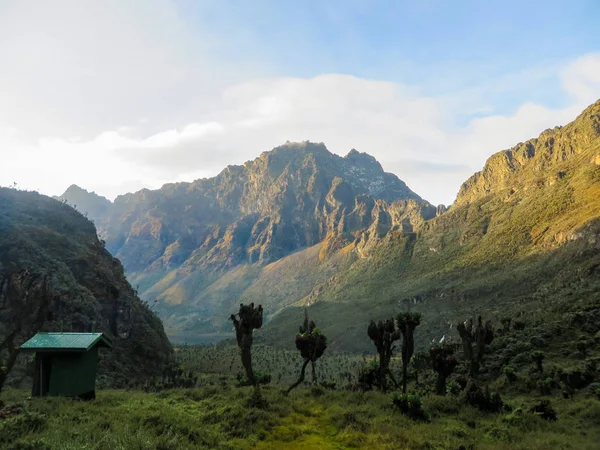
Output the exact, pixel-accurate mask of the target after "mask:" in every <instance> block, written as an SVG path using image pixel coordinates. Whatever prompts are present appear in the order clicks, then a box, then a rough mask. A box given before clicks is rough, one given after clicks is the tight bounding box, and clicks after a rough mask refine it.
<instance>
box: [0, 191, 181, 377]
mask: <svg viewBox="0 0 600 450" xmlns="http://www.w3.org/2000/svg"><path fill="white" fill-rule="evenodd" d="M0 270H2V271H3V272H6V271H9V272H13V273H14V272H20V271H22V270H28V271H29V272H32V273H44V274H48V275H49V276H50V280H51V286H52V288H53V290H54V292H56V293H57V295H58V298H59V301H57V302H56V303H55V304H53V306H52V308H53V310H52V315H53V317H54V319H53V320H52V321H51V322H49V323H46V325H45V328H46V329H47V330H54V331H82V332H84V331H91V330H92V329H95V330H97V331H102V332H105V333H107V334H108V335H109V336H111V337H112V338H113V339H114V342H115V344H114V348H113V349H112V350H110V351H108V352H106V353H105V358H104V359H103V361H102V363H101V368H100V373H101V374H103V376H105V377H108V381H110V383H112V384H115V385H126V384H128V383H129V382H130V381H132V380H134V379H136V378H144V377H146V376H148V375H150V374H156V373H158V372H159V370H161V368H162V365H163V364H164V363H165V362H166V361H167V360H168V359H169V358H170V356H171V352H172V349H171V346H170V344H169V342H168V340H167V338H166V335H165V333H164V329H163V326H162V324H161V322H160V320H159V319H158V318H157V317H156V315H155V314H154V313H153V312H152V311H150V310H149V308H148V307H147V306H145V305H144V304H143V303H142V302H141V301H140V300H139V298H138V297H137V295H136V293H135V292H134V290H133V289H132V287H131V286H130V285H129V283H128V282H127V280H126V279H125V275H124V271H123V267H122V266H121V264H120V262H119V261H118V260H117V259H115V258H113V257H112V256H111V255H110V253H109V252H108V251H107V250H105V249H104V248H103V246H102V244H101V242H100V241H99V240H98V237H97V235H96V229H95V228H94V225H93V224H92V223H91V222H90V221H89V220H87V219H86V218H85V217H83V216H82V215H81V214H80V213H78V212H76V211H75V210H74V209H72V208H70V207H69V206H67V205H65V204H63V203H61V202H59V201H56V200H53V199H51V198H49V197H45V196H42V195H39V194H37V193H33V192H24V191H16V190H12V189H6V188H0ZM1 325H2V324H0V326H1Z"/></svg>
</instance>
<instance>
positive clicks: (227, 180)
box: [65, 142, 438, 334]
mask: <svg viewBox="0 0 600 450" xmlns="http://www.w3.org/2000/svg"><path fill="white" fill-rule="evenodd" d="M65 196H66V194H65ZM88 203H89V202H86V201H80V204H82V205H84V204H88ZM437 213H438V208H436V207H434V206H432V205H430V204H429V203H428V202H426V201H424V200H423V199H421V198H420V197H419V196H418V195H417V194H415V193H414V192H412V191H411V190H410V189H409V188H408V187H407V186H406V184H405V183H404V182H402V181H401V180H400V179H398V177H396V176H395V175H392V174H390V173H386V172H384V170H383V168H382V167H381V165H380V164H379V163H378V162H377V161H376V160H375V158H373V157H372V156H369V155H367V154H366V153H359V152H358V151H356V150H352V151H350V152H349V153H348V154H347V155H346V156H345V157H340V156H338V155H335V154H333V153H331V152H329V151H328V150H327V148H326V147H325V146H324V145H323V144H316V143H311V142H302V143H289V142H288V143H286V144H285V145H282V146H279V147H277V148H274V149H273V150H271V151H268V152H264V153H262V154H261V155H260V156H259V157H258V158H256V159H254V160H253V161H248V162H246V163H245V164H244V165H242V166H229V167H227V168H226V169H225V170H223V171H222V172H221V173H220V174H219V175H217V176H216V177H214V178H210V179H201V180H197V181H194V182H192V183H176V184H167V185H165V186H163V187H162V188H161V189H158V190H154V191H151V190H147V189H144V190H142V191H139V192H136V193H132V194H126V195H122V196H119V197H117V199H116V200H115V202H114V203H113V204H112V206H111V207H110V209H109V212H108V214H106V215H105V216H104V217H102V218H99V219H98V221H97V222H96V223H98V225H99V230H100V233H101V235H102V236H103V237H104V238H105V239H106V243H107V248H108V249H109V250H110V251H111V253H112V254H113V255H115V256H116V257H117V258H119V259H120V260H121V261H122V263H123V265H124V266H125V268H126V271H127V275H128V278H129V279H130V280H131V282H132V283H133V284H134V285H137V286H139V291H140V292H141V293H142V295H143V296H144V298H147V299H151V300H152V301H153V302H156V303H157V311H159V312H160V314H161V317H162V318H163V320H165V323H166V325H167V327H168V328H169V331H170V332H171V333H172V334H176V333H178V332H181V331H191V332H194V333H205V334H211V333H214V332H225V331H230V328H231V325H230V324H228V323H227V318H228V317H229V314H230V311H231V308H234V307H235V305H236V304H238V303H239V301H242V300H244V301H262V302H263V303H265V304H266V306H267V309H266V313H267V315H268V316H269V317H270V316H272V315H274V314H277V313H278V312H279V311H280V310H282V309H283V308H285V307H287V306H289V305H291V304H293V303H295V302H297V301H299V300H301V299H302V298H303V297H304V296H306V295H308V294H309V293H310V291H311V290H312V289H313V287H314V286H315V285H318V284H321V283H324V282H326V281H327V279H328V278H329V277H331V276H333V275H334V274H335V273H336V272H337V271H338V270H341V269H343V268H344V267H346V266H347V265H348V264H350V263H351V262H352V260H353V259H355V258H358V257H360V255H359V254H358V253H354V252H350V250H351V248H353V246H355V245H356V244H357V243H358V240H362V241H364V243H366V242H368V241H369V240H372V239H375V238H376V237H378V236H381V235H384V234H386V233H387V232H388V231H389V230H391V229H402V230H405V231H407V232H413V231H415V230H417V229H419V227H421V226H423V224H424V223H425V221H426V220H428V219H430V218H432V217H434V216H435V215H436V214H437ZM90 215H91V212H90ZM350 253H351V254H350ZM265 297H268V298H267V299H266V300H264V299H265Z"/></svg>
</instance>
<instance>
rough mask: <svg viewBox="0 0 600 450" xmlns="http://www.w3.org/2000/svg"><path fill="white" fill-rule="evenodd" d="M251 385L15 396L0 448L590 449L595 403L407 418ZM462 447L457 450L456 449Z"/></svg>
mask: <svg viewBox="0 0 600 450" xmlns="http://www.w3.org/2000/svg"><path fill="white" fill-rule="evenodd" d="M250 394H251V388H235V387H233V386H232V385H231V384H229V383H226V384H223V383H221V384H214V385H205V386H203V387H200V388H195V389H182V390H172V391H163V392H161V393H142V392H139V391H124V390H105V391H99V392H98V397H97V399H96V400H95V401H90V402H78V401H72V400H68V399H65V398H37V399H32V400H23V398H24V397H25V396H26V395H27V393H26V392H24V391H22V390H8V391H7V392H5V393H4V394H3V398H4V401H5V402H6V403H8V404H10V403H15V402H19V403H21V404H23V412H21V413H20V414H18V415H15V416H12V417H10V418H8V419H4V420H0V447H1V448H6V449H15V450H16V449H37V450H41V449H61V450H68V449H78V450H79V449H97V450H105V449H106V450H119V449H123V450H125V449H126V450H137V449H140V450H141V449H148V450H149V449H152V450H154V449H161V450H169V449H173V450H175V449H183V450H185V449H215V450H220V449H223V450H225V449H232V450H233V449H236V450H237V449H240V450H243V449H283V448H285V449H356V448H358V449H360V448H365V449H381V450H384V449H459V448H466V449H467V448H477V449H505V448H511V449H582V450H584V449H595V448H597V443H598V442H599V440H600V401H598V400H597V399H594V398H585V397H584V396H583V394H582V395H581V396H580V397H578V398H576V399H575V400H562V399H558V398H553V399H552V402H553V406H554V407H555V409H556V410H557V413H558V421H557V422H548V421H545V420H543V419H541V418H539V417H537V416H534V415H533V414H531V413H529V412H528V410H529V407H530V405H531V404H532V403H533V402H535V399H531V398H524V397H523V398H520V397H515V398H513V399H511V401H510V402H509V403H510V404H511V405H512V408H513V410H512V411H510V412H509V411H507V412H504V413H501V414H482V413H481V412H479V411H477V410H475V409H473V408H471V407H469V406H466V405H464V404H461V403H460V402H459V400H458V399H457V398H453V397H436V396H426V397H424V402H423V403H424V408H425V410H426V412H427V413H428V415H429V417H430V420H429V421H428V422H423V421H413V420H412V419H410V418H409V417H407V416H404V415H402V414H401V413H399V412H398V411H395V410H394V409H393V408H392V406H391V402H390V396H389V395H384V394H381V393H378V392H367V393H359V392H344V391H321V390H316V391H314V390H310V389H299V390H298V391H296V392H294V393H293V394H291V395H290V396H289V397H285V396H283V395H282V393H281V391H280V389H279V388H276V387H266V388H264V389H263V394H264V396H265V398H266V399H267V402H268V406H267V407H266V408H265V409H256V408H252V407H249V406H247V400H248V398H249V397H250ZM461 446H462V447H461Z"/></svg>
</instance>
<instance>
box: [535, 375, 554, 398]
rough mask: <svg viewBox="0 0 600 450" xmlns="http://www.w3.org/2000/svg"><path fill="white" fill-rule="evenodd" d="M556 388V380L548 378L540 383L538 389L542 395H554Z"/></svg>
mask: <svg viewBox="0 0 600 450" xmlns="http://www.w3.org/2000/svg"><path fill="white" fill-rule="evenodd" d="M553 386H554V380H552V378H550V377H546V378H545V379H544V380H540V381H538V389H539V390H540V395H550V394H551V393H552V387H553Z"/></svg>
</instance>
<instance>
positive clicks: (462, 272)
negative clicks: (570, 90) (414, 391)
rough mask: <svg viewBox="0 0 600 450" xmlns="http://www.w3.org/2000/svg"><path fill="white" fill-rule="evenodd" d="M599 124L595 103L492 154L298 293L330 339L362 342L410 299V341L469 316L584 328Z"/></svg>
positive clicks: (599, 259)
mask: <svg viewBox="0 0 600 450" xmlns="http://www.w3.org/2000/svg"><path fill="white" fill-rule="evenodd" d="M599 124H600V102H597V103H595V104H594V105H592V106H590V107H589V108H588V109H586V111H585V112H584V113H582V114H581V115H580V116H579V117H578V118H577V119H576V120H575V121H574V122H573V123H571V124H569V125H567V126H565V127H563V128H555V129H553V130H547V131H545V132H544V133H542V134H541V135H540V137H539V138H537V139H532V140H530V141H528V142H526V143H522V144H518V145H517V146H515V147H513V148H512V149H510V150H506V151H502V152H499V153H497V154H495V155H493V156H492V157H491V158H490V159H489V160H488V162H487V163H486V165H485V167H484V169H483V170H482V171H481V172H479V173H477V174H475V175H474V176H473V177H471V178H470V179H469V180H468V181H467V182H466V183H465V184H464V185H463V186H462V188H461V190H460V193H459V196H458V198H457V201H456V203H455V204H454V205H453V206H452V207H451V208H450V209H449V211H447V212H446V213H444V214H442V215H440V216H439V217H436V218H433V219H431V220H429V221H427V222H426V223H425V224H424V225H423V227H422V228H421V229H420V230H419V231H418V232H414V233H410V232H403V231H399V230H398V231H390V232H389V233H387V234H386V235H385V236H384V237H383V238H381V239H378V240H376V241H375V242H371V243H370V244H369V243H367V244H365V245H361V243H357V247H356V251H360V252H361V255H362V258H361V259H359V260H357V261H356V262H355V263H354V264H352V266H351V267H350V268H349V269H348V270H345V271H343V272H340V273H339V274H337V275H336V277H335V280H332V282H330V283H328V284H327V288H326V289H323V290H321V291H320V292H319V293H318V295H313V296H312V297H311V298H310V301H309V300H308V299H306V300H305V302H306V303H310V304H311V306H310V308H309V312H310V315H311V317H315V318H317V321H318V323H319V326H320V328H321V329H322V330H323V331H324V333H325V334H327V336H328V337H329V338H330V342H331V345H332V347H335V348H338V349H344V350H370V347H371V344H370V342H369V340H368V339H366V335H365V333H366V331H365V330H366V326H367V324H368V321H369V320H370V319H379V318H385V317H388V316H390V315H392V314H394V313H395V312H396V311H398V310H399V309H406V308H408V307H409V305H410V307H411V308H412V309H413V310H416V311H420V312H422V314H423V317H424V323H423V324H422V326H421V327H420V329H419V333H418V335H419V336H418V337H417V339H418V342H419V343H420V345H424V344H427V343H429V342H430V340H432V339H436V340H437V339H440V338H442V336H444V335H446V336H448V337H450V336H454V337H455V338H456V337H457V336H456V332H455V330H454V329H453V328H452V327H453V326H454V325H455V323H456V322H457V321H459V320H464V319H465V318H466V317H468V316H472V315H476V314H483V315H484V316H485V317H489V318H492V319H494V321H495V323H496V324H499V321H500V319H501V318H502V317H512V318H513V320H522V321H524V322H526V323H527V325H528V330H529V331H527V333H526V334H529V333H533V334H535V332H534V331H533V328H535V327H537V328H540V329H553V327H554V326H555V325H556V326H559V327H562V328H565V327H567V326H568V325H569V321H570V320H572V321H574V322H573V323H572V324H571V325H572V327H573V330H574V331H573V333H572V334H573V336H571V337H573V338H578V337H579V336H577V330H579V329H581V328H582V327H583V328H585V331H586V332H587V334H588V335H591V336H593V335H594V333H595V332H597V331H598V326H600V321H598V313H599V309H600V276H599V275H600V125H599ZM300 315H301V312H300V311H298V310H294V309H288V310H286V311H284V312H283V313H282V314H280V315H279V316H277V317H276V318H275V319H274V321H273V322H272V323H271V324H270V326H269V327H268V328H267V329H266V330H265V331H264V334H263V339H264V340H265V341H266V342H268V343H272V344H277V343H282V342H287V343H291V341H290V340H289V339H288V340H286V339H285V333H286V331H285V330H290V329H293V325H294V323H295V322H297V320H298V317H300ZM582 317H583V318H582ZM581 321H583V324H582V323H580V322H581ZM588 322H589V324H588ZM584 324H588V325H587V328H586V327H584ZM524 333H525V332H524ZM584 334H586V333H585V332H584Z"/></svg>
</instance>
